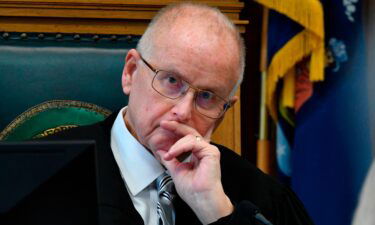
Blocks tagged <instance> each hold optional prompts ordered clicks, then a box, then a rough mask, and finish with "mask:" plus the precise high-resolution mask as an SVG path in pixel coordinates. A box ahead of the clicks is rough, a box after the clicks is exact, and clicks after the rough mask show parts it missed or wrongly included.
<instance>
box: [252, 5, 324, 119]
mask: <svg viewBox="0 0 375 225" xmlns="http://www.w3.org/2000/svg"><path fill="white" fill-rule="evenodd" d="M256 1H257V2H258V3H260V4H263V5H264V6H266V7H268V8H270V9H273V10H275V11H277V12H279V13H282V14H284V15H286V16H288V17H289V18H290V19H292V20H294V21H295V22H297V23H299V24H300V25H301V26H303V27H304V29H303V30H302V31H301V32H300V33H298V34H297V35H295V36H294V37H293V38H291V39H290V40H289V41H288V42H287V43H286V44H285V45H284V46H283V47H282V48H281V49H279V51H278V52H276V54H275V55H274V56H273V58H272V60H271V63H270V65H269V67H268V72H267V74H268V77H267V98H266V104H267V106H268V108H269V110H270V114H271V116H272V118H273V119H274V120H277V111H276V99H275V96H274V94H275V90H276V84H277V82H278V81H279V79H280V78H282V77H284V76H285V75H286V73H287V72H288V71H289V70H290V69H291V68H292V67H294V66H295V64H296V63H297V62H299V61H301V60H302V59H303V58H305V57H306V56H311V57H310V80H311V81H321V80H323V79H324V16H323V7H322V4H321V3H320V1H319V0H303V1H302V0H282V1H280V0H256Z"/></svg>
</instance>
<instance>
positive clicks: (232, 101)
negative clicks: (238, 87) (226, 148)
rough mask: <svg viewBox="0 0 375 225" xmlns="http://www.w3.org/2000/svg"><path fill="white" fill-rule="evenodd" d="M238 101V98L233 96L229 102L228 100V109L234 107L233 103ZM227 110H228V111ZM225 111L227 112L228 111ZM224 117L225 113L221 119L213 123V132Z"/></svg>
mask: <svg viewBox="0 0 375 225" xmlns="http://www.w3.org/2000/svg"><path fill="white" fill-rule="evenodd" d="M237 100H238V96H236V95H235V96H233V97H232V98H231V99H230V100H229V108H230V107H232V106H233V105H234V103H236V102H237ZM229 108H228V109H229ZM228 109H227V111H228ZM224 116H225V113H224V115H223V116H222V117H220V118H219V119H217V120H216V122H215V126H214V129H213V132H214V131H215V130H216V128H217V127H218V126H219V125H220V123H221V122H222V121H223V119H224Z"/></svg>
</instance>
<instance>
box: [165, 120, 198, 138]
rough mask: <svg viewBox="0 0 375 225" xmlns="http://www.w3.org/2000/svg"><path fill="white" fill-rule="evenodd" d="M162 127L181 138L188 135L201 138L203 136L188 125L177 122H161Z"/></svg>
mask: <svg viewBox="0 0 375 225" xmlns="http://www.w3.org/2000/svg"><path fill="white" fill-rule="evenodd" d="M160 126H161V127H162V128H164V129H166V130H169V131H171V132H173V133H175V134H177V135H180V136H186V135H188V134H191V135H194V136H201V134H200V133H199V132H198V131H197V130H195V129H194V128H192V127H190V126H188V125H186V124H182V123H179V122H177V121H166V120H164V121H161V122H160Z"/></svg>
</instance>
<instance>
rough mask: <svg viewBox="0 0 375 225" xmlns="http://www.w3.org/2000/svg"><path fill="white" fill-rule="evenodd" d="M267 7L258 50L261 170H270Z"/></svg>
mask: <svg viewBox="0 0 375 225" xmlns="http://www.w3.org/2000/svg"><path fill="white" fill-rule="evenodd" d="M268 17H269V9H268V8H267V7H263V16H262V33H261V50H260V72H261V99H260V122H259V139H258V142H257V167H258V168H259V169H261V170H262V171H263V172H265V173H267V174H270V173H271V172H272V165H271V150H270V141H269V140H268V115H267V107H266V95H267V92H266V90H267V50H268V49H267V46H268V43H267V33H268Z"/></svg>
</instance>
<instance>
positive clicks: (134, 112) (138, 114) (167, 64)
mask: <svg viewBox="0 0 375 225" xmlns="http://www.w3.org/2000/svg"><path fill="white" fill-rule="evenodd" d="M176 35H177V34H176ZM191 41H192V40H184V39H183V38H182V39H178V38H176V39H174V40H173V42H172V43H171V41H168V40H165V39H164V40H159V41H158V42H156V43H158V45H157V50H156V48H155V49H154V51H153V54H152V56H151V57H145V60H146V61H148V63H150V64H151V65H152V66H153V67H154V68H155V69H158V70H159V69H160V70H164V71H171V72H174V73H177V74H179V75H180V76H181V78H182V79H184V80H185V81H187V82H189V83H190V84H191V85H193V86H194V87H197V88H200V89H204V90H209V91H212V92H214V93H216V94H217V95H219V96H221V97H224V98H225V99H227V98H228V96H229V94H230V92H231V91H232V89H233V87H234V85H235V83H236V81H237V76H236V75H235V71H236V70H235V69H234V68H236V67H235V66H236V65H238V64H236V63H234V64H233V60H228V59H227V58H228V55H222V51H221V49H222V47H221V48H220V47H219V46H220V45H218V43H216V44H212V45H211V44H207V43H205V44H204V45H203V46H202V45H201V44H199V46H198V47H197V46H194V45H196V44H194V43H193V44H192V45H191ZM196 41H197V40H195V42H196ZM187 42H189V43H190V47H187V46H188V45H187V44H188V43H187ZM154 75H155V73H154V72H153V71H152V70H151V69H150V68H148V67H147V66H146V64H144V62H142V60H141V59H140V54H139V53H138V52H137V51H136V50H134V49H133V50H131V51H129V53H128V55H127V57H126V65H125V68H124V72H123V77H122V83H123V90H124V93H125V94H127V95H129V104H128V109H127V112H126V116H125V120H126V121H127V123H128V125H130V126H131V129H132V130H133V132H134V133H135V135H136V137H137V139H138V141H139V142H140V143H141V144H143V145H144V146H145V147H146V148H148V149H150V150H151V151H152V153H153V154H154V155H155V156H156V151H157V150H164V151H168V150H169V148H170V147H171V146H172V145H173V144H174V143H175V142H176V141H177V140H179V139H180V138H182V136H179V135H178V134H176V133H174V132H171V131H169V130H166V129H164V128H162V127H161V126H160V123H161V122H162V121H177V122H178V123H179V124H180V125H181V126H185V125H186V126H189V127H191V128H193V129H195V130H196V131H197V132H198V133H199V134H201V135H202V136H204V137H205V138H207V139H209V138H210V136H211V133H212V131H213V129H214V128H215V125H216V123H217V122H218V121H217V119H216V120H215V119H211V118H208V117H206V116H204V115H202V114H200V113H199V112H198V111H197V110H196V108H195V105H194V104H195V103H194V90H192V89H189V91H188V92H187V93H186V94H185V95H183V96H182V97H180V98H178V99H168V98H166V97H164V96H162V95H160V94H159V93H157V92H156V91H155V90H154V89H153V88H152V86H151V83H152V78H153V76H154ZM235 100H236V99H235V98H233V99H231V101H232V102H234V101H235ZM133 135H134V134H133Z"/></svg>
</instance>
